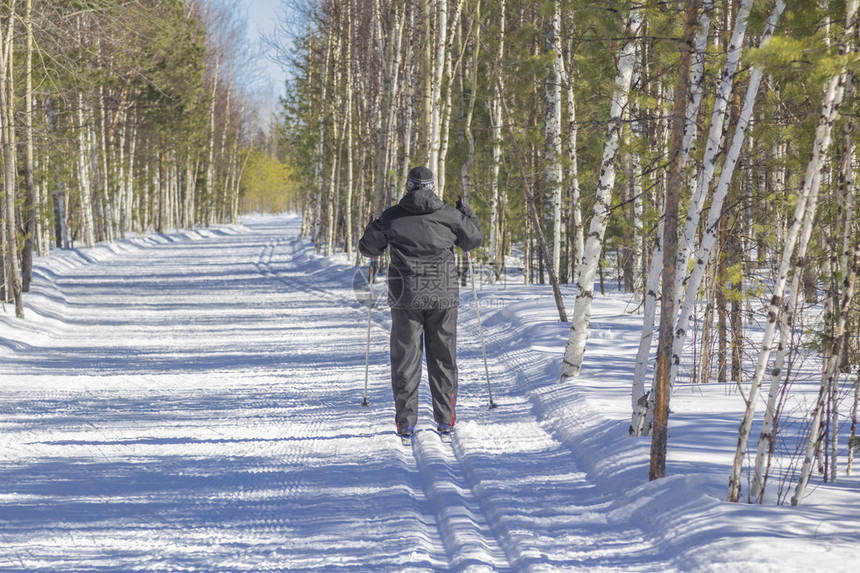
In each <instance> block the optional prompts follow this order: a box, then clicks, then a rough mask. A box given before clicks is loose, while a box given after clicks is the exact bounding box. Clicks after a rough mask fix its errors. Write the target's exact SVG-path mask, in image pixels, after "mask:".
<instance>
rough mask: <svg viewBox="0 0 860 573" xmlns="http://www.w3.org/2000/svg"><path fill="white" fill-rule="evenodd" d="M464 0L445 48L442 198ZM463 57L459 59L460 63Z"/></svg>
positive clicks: (440, 167)
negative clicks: (455, 48) (454, 61)
mask: <svg viewBox="0 0 860 573" xmlns="http://www.w3.org/2000/svg"><path fill="white" fill-rule="evenodd" d="M463 3H464V0H457V8H456V10H454V18H453V19H452V20H451V30H449V32H448V38H449V39H448V43H447V46H446V49H445V75H446V77H447V82H446V85H447V89H446V90H445V104H444V106H443V107H442V110H441V127H440V133H439V157H438V162H437V164H436V169H437V173H436V194H437V195H438V196H439V198H440V199H442V198H444V197H445V185H446V178H447V162H448V141H449V133H450V129H449V128H450V125H451V96H452V94H453V91H454V90H453V86H454V74H455V72H456V70H455V67H456V66H455V65H454V63H453V56H454V38H455V37H456V36H457V35H458V33H459V30H460V28H461V24H460V14H461V12H462V10H463ZM443 22H444V20H443ZM460 60H461V58H459V59H458V60H457V64H458V65H459V62H460Z"/></svg>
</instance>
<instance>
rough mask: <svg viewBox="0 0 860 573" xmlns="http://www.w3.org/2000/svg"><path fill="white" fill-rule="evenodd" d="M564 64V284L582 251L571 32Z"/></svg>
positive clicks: (577, 266) (561, 67) (576, 264)
mask: <svg viewBox="0 0 860 573" xmlns="http://www.w3.org/2000/svg"><path fill="white" fill-rule="evenodd" d="M567 53H568V58H569V60H568V63H567V65H565V62H564V60H563V59H562V60H561V61H560V71H561V74H562V81H563V82H564V84H565V87H566V91H567V133H568V138H569V143H568V146H567V159H568V163H569V164H570V167H569V172H568V174H567V180H568V198H569V200H570V213H569V215H568V217H569V221H570V222H569V224H568V234H569V237H570V239H569V243H570V252H569V256H568V270H567V273H568V274H567V276H568V281H571V280H573V278H574V277H576V276H577V274H578V273H579V262H580V261H581V260H582V253H583V251H584V250H585V237H584V236H583V229H582V205H581V204H580V203H581V197H580V191H579V157H578V150H577V147H576V146H577V138H578V133H579V131H578V130H579V127H578V125H577V123H576V95H575V92H574V85H573V83H574V82H573V40H572V32H571V33H570V34H569V37H568V50H567Z"/></svg>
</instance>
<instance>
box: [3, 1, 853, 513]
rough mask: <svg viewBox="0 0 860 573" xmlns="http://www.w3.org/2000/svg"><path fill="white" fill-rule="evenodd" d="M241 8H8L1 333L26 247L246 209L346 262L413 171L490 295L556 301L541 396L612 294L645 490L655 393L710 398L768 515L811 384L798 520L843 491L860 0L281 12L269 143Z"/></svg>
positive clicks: (27, 261)
mask: <svg viewBox="0 0 860 573" xmlns="http://www.w3.org/2000/svg"><path fill="white" fill-rule="evenodd" d="M236 5H237V3H235V2H233V3H232V4H231V3H230V2H226V1H221V2H219V1H215V0H212V1H206V0H152V1H146V2H144V1H140V0H3V1H2V2H0V147H2V153H0V157H2V166H3V175H2V209H0V214H2V255H3V261H4V264H3V265H2V273H3V274H2V278H3V280H2V281H0V287H2V293H0V294H2V299H3V300H4V301H5V302H6V303H8V304H11V305H14V308H15V312H16V314H17V316H19V317H21V318H23V316H24V306H23V297H24V293H26V292H27V291H28V289H29V282H30V280H31V278H32V268H33V257H34V255H43V256H44V255H48V254H49V252H50V250H51V249H68V248H75V247H80V246H93V245H94V244H96V243H97V242H104V241H112V240H115V239H118V238H121V237H124V236H126V235H127V234H131V233H140V232H156V233H163V232H165V231H166V230H168V229H177V228H193V227H202V226H207V225H212V224H216V223H223V222H234V221H236V220H237V218H238V217H239V216H240V215H241V214H246V213H255V212H283V211H286V210H293V211H298V212H300V213H301V214H302V234H303V236H305V237H307V238H310V239H311V240H313V241H314V243H315V245H316V248H317V249H318V251H319V252H321V253H323V254H326V255H328V254H333V253H336V252H343V253H347V254H348V255H349V256H350V257H352V258H354V260H355V262H356V264H363V263H364V261H362V260H361V259H360V257H359V255H358V254H357V252H356V251H355V243H356V242H357V240H358V237H359V236H360V234H361V232H362V230H363V228H364V226H365V225H366V224H367V222H368V221H369V220H370V218H371V217H374V216H377V215H379V214H380V213H381V212H382V210H383V209H384V208H385V207H387V206H389V205H391V204H393V203H394V202H396V201H397V200H398V198H399V197H400V195H401V194H402V192H403V185H404V181H405V178H406V173H407V171H408V170H409V169H410V168H411V167H412V166H415V165H419V164H423V165H426V166H428V167H429V168H430V169H431V170H432V171H433V172H434V174H435V175H436V179H437V181H436V188H437V194H438V195H439V196H440V197H442V198H443V200H445V201H446V202H447V203H449V204H453V203H454V201H455V200H456V199H457V198H458V197H459V198H462V200H463V201H464V202H466V203H468V204H469V205H470V206H471V207H472V208H473V209H474V210H475V212H476V213H477V214H478V216H479V218H480V219H481V221H482V225H483V228H484V244H483V245H482V246H481V247H480V248H479V249H477V250H476V251H475V253H474V257H475V260H476V263H477V265H478V266H479V267H480V268H482V269H486V273H487V277H488V280H489V281H490V282H493V281H502V280H511V279H510V276H511V273H512V272H513V273H514V275H513V276H516V277H517V278H518V279H519V280H523V281H524V282H525V283H527V284H548V285H550V286H551V288H552V291H553V293H554V297H555V301H556V305H557V308H558V313H559V321H560V322H563V323H569V324H570V338H569V341H568V343H567V345H566V348H565V352H564V367H563V375H562V378H563V381H566V382H568V381H569V382H570V383H575V380H576V376H577V375H578V374H579V372H580V370H581V368H582V364H583V360H585V359H586V357H587V337H588V332H589V324H590V321H591V303H592V300H593V299H594V297H595V296H596V293H595V290H598V291H600V292H607V291H611V290H616V291H617V290H621V291H623V292H626V293H629V294H630V296H631V297H633V298H634V300H635V301H636V304H637V305H638V307H637V308H636V312H637V313H640V314H641V316H642V318H643V326H642V337H641V343H640V348H639V352H638V357H637V361H636V369H635V374H634V379H633V380H632V383H631V384H632V396H631V423H630V434H631V435H636V436H642V435H651V436H652V440H653V442H652V467H651V477H652V478H657V477H661V476H662V475H663V474H664V472H665V451H666V432H667V430H666V428H667V423H668V416H669V412H670V408H669V402H670V395H671V390H672V388H673V385H674V384H675V383H676V381H683V382H684V383H687V382H690V383H694V384H706V383H720V384H725V385H726V386H727V387H733V388H736V389H737V391H741V392H743V393H744V394H745V396H746V403H747V412H746V414H745V416H744V419H743V421H742V422H741V426H740V431H739V435H738V446H737V453H736V457H735V464H734V468H733V471H732V477H731V479H730V483H729V490H728V497H729V499H733V500H737V499H738V496H739V489H740V483H739V481H740V478H739V476H740V471H741V466H742V464H743V463H745V462H746V461H749V460H746V457H747V456H748V452H749V451H750V450H752V449H755V450H756V453H755V455H754V458H755V459H754V460H752V461H749V462H750V463H753V464H754V466H755V480H754V483H753V484H752V490H751V496H752V498H753V499H759V500H760V499H761V496H762V495H763V494H762V491H763V489H764V485H765V483H766V480H767V476H768V471H769V468H770V465H771V460H772V455H773V452H774V448H775V443H776V442H777V440H778V438H779V431H780V419H781V418H780V417H781V414H782V411H783V408H784V407H785V405H786V404H787V403H789V402H790V401H791V399H790V396H791V391H792V384H793V383H794V382H795V381H796V380H797V379H798V378H799V377H800V376H801V372H803V373H804V376H805V375H807V374H808V373H809V372H810V371H811V370H814V375H815V377H816V380H817V381H816V383H815V384H816V388H817V393H816V395H817V399H815V400H813V403H811V404H808V405H807V406H808V407H807V409H806V410H805V411H804V416H803V417H804V420H805V421H804V428H805V430H804V431H805V434H804V435H805V436H807V438H805V441H804V451H803V452H802V453H801V454H800V455H799V458H800V461H799V464H800V465H801V466H802V467H801V468H800V469H799V473H800V474H801V475H802V476H806V477H805V478H803V477H802V478H801V480H800V483H799V484H798V490H797V492H796V494H795V499H793V501H796V502H797V503H799V501H800V499H802V497H803V488H804V487H805V486H806V482H807V481H808V477H809V475H810V474H811V473H812V472H813V471H814V470H815V469H817V470H818V471H820V472H822V473H823V475H824V476H825V477H826V479H830V480H834V481H835V480H836V479H837V466H838V464H837V459H838V458H839V456H841V455H847V460H846V461H845V462H840V463H841V464H842V467H843V468H844V469H845V472H846V473H848V474H850V473H851V471H852V464H853V457H852V454H853V451H854V448H852V447H850V446H849V447H847V448H846V444H855V443H857V438H856V418H857V409H858V400H860V378H858V371H857V369H856V364H857V362H858V354H860V312H858V304H857V301H855V297H854V294H855V282H856V278H857V274H858V272H860V228H858V227H860V225H858V220H857V219H858V214H857V211H858V209H856V208H855V199H856V194H857V141H858V137H860V135H858V130H857V129H856V124H857V113H858V105H857V98H856V91H855V83H854V77H855V73H856V71H857V69H858V67H860V58H858V55H857V48H858V43H860V42H858V0H676V1H658V0H636V1H630V0H542V1H532V0H407V1H405V2H403V1H397V0H284V5H289V6H290V7H291V12H290V13H291V14H293V15H295V16H296V18H297V20H296V21H295V22H282V23H281V25H282V32H283V33H282V34H281V35H279V36H278V37H277V38H274V39H273V41H275V42H280V46H279V49H280V53H281V54H283V62H282V63H283V65H284V66H285V67H286V68H288V70H289V72H290V74H289V79H288V81H287V84H286V86H285V90H286V91H285V95H284V96H283V98H282V99H281V101H280V104H279V109H278V114H277V115H278V121H277V124H276V125H275V126H274V127H272V128H270V129H268V130H267V129H264V128H262V127H261V122H260V121H259V119H260V118H259V117H258V115H259V114H257V112H256V111H255V108H254V103H253V101H252V98H251V97H250V96H249V94H248V89H247V88H248V84H249V82H250V81H251V80H252V79H253V75H254V74H255V73H259V72H258V71H255V70H249V69H248V66H247V65H246V62H247V49H248V45H247V41H246V39H245V38H244V37H243V36H242V33H241V29H242V23H241V21H240V19H237V16H236V13H237V11H236V10H235V8H236ZM231 8H232V9H231ZM466 268H467V265H465V263H464V271H463V272H464V280H465V273H466ZM563 286H564V288H569V289H570V291H568V292H574V293H575V301H574V304H573V305H572V307H571V308H565V304H564V299H563V296H562V287H563ZM655 350H656V354H655ZM757 409H760V410H761V411H760V412H758V414H757V413H756V410H757ZM757 415H758V416H759V417H762V416H763V418H764V420H763V423H762V427H761V429H760V432H759V431H758V430H759V429H758V427H757V428H756V432H753V431H752V429H753V419H754V417H755V416H757ZM846 425H847V426H848V429H847V431H846ZM846 433H847V435H845V434H846ZM840 447H841V448H842V449H841V450H840Z"/></svg>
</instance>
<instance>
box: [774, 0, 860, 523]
mask: <svg viewBox="0 0 860 573" xmlns="http://www.w3.org/2000/svg"><path fill="white" fill-rule="evenodd" d="M855 10H856V5H855ZM858 273H860V242H858V243H857V245H856V246H855V248H854V256H853V262H852V265H851V272H850V273H849V275H848V276H847V277H846V278H845V292H844V293H843V295H842V304H841V306H840V309H839V318H838V319H837V322H836V328H835V331H834V333H833V340H832V342H831V343H830V357H829V358H828V359H827V361H826V362H825V368H824V372H823V373H822V376H821V387H820V388H819V391H818V399H817V400H816V404H815V408H814V410H813V412H812V423H811V424H810V427H809V437H808V439H807V442H806V454H805V456H804V458H803V465H802V466H801V468H800V478H799V480H798V483H797V487H796V488H795V490H794V495H793V496H792V498H791V505H795V506H796V505H800V502H801V501H803V494H804V493H805V491H806V486H807V484H808V483H809V478H810V476H811V474H812V464H813V461H814V458H815V451H816V449H818V448H820V447H821V444H820V441H821V435H820V431H821V419H822V416H823V413H824V400H825V396H826V394H827V391H828V390H830V391H831V392H835V387H836V379H837V377H838V376H839V362H840V359H841V358H842V343H843V341H844V339H845V325H846V323H847V322H848V311H849V309H850V307H851V303H852V302H853V301H854V288H855V285H856V284H857V274H858ZM832 464H833V466H834V467H835V466H836V459H835V458H834V459H833V460H832ZM834 473H835V472H834Z"/></svg>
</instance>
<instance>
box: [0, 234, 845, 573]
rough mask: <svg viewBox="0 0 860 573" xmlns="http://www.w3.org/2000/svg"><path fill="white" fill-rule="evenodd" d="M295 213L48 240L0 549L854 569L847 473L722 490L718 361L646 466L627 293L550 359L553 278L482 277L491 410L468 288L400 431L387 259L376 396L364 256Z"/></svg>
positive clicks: (728, 437) (199, 567) (19, 338)
mask: <svg viewBox="0 0 860 573" xmlns="http://www.w3.org/2000/svg"><path fill="white" fill-rule="evenodd" d="M299 223H300V221H299V219H298V218H294V217H293V218H291V217H268V218H263V217H256V218H251V219H248V220H247V221H246V222H245V224H244V225H242V226H235V227H223V228H217V229H210V230H198V231H187V232H177V233H175V234H172V235H169V236H151V237H142V238H137V239H129V240H126V241H120V242H119V243H117V244H114V245H101V246H98V247H96V248H94V249H83V250H78V251H66V252H57V253H54V254H53V255H52V256H51V257H49V258H47V259H40V260H39V262H38V264H37V272H36V277H35V281H34V283H33V288H32V292H31V293H29V294H28V296H27V297H26V299H25V300H26V304H27V320H25V321H18V320H17V319H14V318H13V317H11V316H10V313H8V312H6V313H2V312H0V381H2V382H0V444H2V446H0V570H2V571H7V570H9V571H90V570H111V571H130V570H140V571H165V570H171V571H176V570H188V571H263V570H269V571H330V570H337V571H559V570H561V571H576V570H582V571H720V572H721V573H722V572H723V571H743V572H745V573H746V572H750V571H808V570H827V571H829V572H833V571H854V570H855V569H856V567H855V566H854V564H855V563H856V555H857V551H858V550H860V534H858V525H859V524H860V521H858V519H857V517H856V511H855V510H854V509H852V508H855V507H856V500H857V493H856V487H854V486H852V485H851V484H850V483H849V482H840V485H839V486H838V487H826V488H825V487H820V488H819V489H818V490H817V491H816V492H815V493H814V495H813V496H812V499H811V500H810V501H809V503H807V504H805V505H804V507H803V508H802V509H797V508H786V507H778V506H749V505H745V504H727V503H725V502H723V501H722V496H723V495H724V488H725V485H724V483H725V482H724V476H726V475H727V471H728V465H729V463H730V460H731V454H732V453H733V451H734V440H735V439H736V420H737V419H739V414H740V412H741V411H742V407H743V404H742V402H741V400H740V395H737V394H736V395H735V396H728V397H727V396H726V395H725V392H724V390H723V388H720V387H717V385H713V386H714V387H713V388H702V387H697V388H696V389H695V391H694V392H689V391H686V392H685V391H683V390H678V391H677V394H678V395H677V396H675V397H673V409H675V410H676V413H674V414H673V418H672V442H671V444H672V445H671V453H670V457H671V459H670V465H671V475H670V477H667V478H665V479H663V480H659V481H657V482H651V483H648V482H647V481H646V479H647V455H648V442H647V440H643V439H631V438H627V425H628V408H629V395H630V393H629V392H630V391H629V377H630V373H631V371H632V357H633V356H634V355H635V349H636V347H637V344H638V336H639V333H640V331H641V319H638V318H637V317H636V316H634V315H632V314H630V313H629V308H628V306H627V303H626V302H625V301H623V300H622V299H621V298H615V299H613V298H611V297H607V298H604V299H601V300H600V301H599V304H596V306H595V316H594V321H593V322H592V334H591V338H590V340H589V345H590V350H589V356H590V357H591V360H590V362H589V364H588V365H587V366H586V369H585V370H584V372H583V375H582V376H581V377H580V378H579V379H578V380H576V382H575V383H567V384H560V383H558V365H559V362H560V360H559V358H560V356H561V351H562V349H563V346H564V343H565V341H566V340H567V328H568V327H567V325H564V324H560V323H558V322H557V315H555V310H554V304H553V302H552V300H553V299H552V294H551V292H550V291H549V289H547V288H542V287H536V286H529V287H522V286H519V285H513V284H511V285H504V284H502V285H493V286H492V287H486V288H485V289H483V290H482V292H481V293H479V295H480V298H481V302H482V305H484V304H486V306H485V307H484V311H482V317H483V318H484V334H485V336H486V342H487V354H488V356H489V359H490V361H489V364H490V374H491V379H492V383H493V396H494V399H495V401H496V402H497V403H498V404H499V405H500V406H499V408H497V409H493V410H490V409H488V407H487V406H488V397H487V388H486V381H485V378H484V364H483V360H482V355H481V348H480V343H479V337H478V330H477V320H476V317H475V314H474V307H473V306H470V302H471V300H472V293H471V289H463V293H462V300H461V303H462V305H461V311H460V319H459V330H460V334H459V363H460V378H461V384H460V399H459V403H458V423H457V433H456V436H455V438H454V440H453V442H452V443H450V444H449V443H443V442H442V441H441V440H440V438H439V436H438V435H437V434H436V433H435V432H434V431H433V430H432V414H431V408H430V404H429V397H428V396H427V394H428V392H427V390H426V384H425V385H424V386H422V400H423V402H422V410H421V412H420V418H419V428H420V431H419V433H418V434H417V435H416V437H415V438H414V440H413V444H412V445H411V446H407V447H404V446H403V445H402V444H401V443H400V439H399V438H398V437H397V436H396V435H395V434H394V410H393V405H392V400H391V390H390V386H389V381H388V327H389V324H390V320H389V317H388V309H387V307H385V304H384V302H382V301H383V300H384V294H383V293H384V290H385V285H384V281H380V282H379V283H378V284H377V285H376V287H375V290H376V294H377V296H378V297H379V301H380V302H379V303H378V304H377V305H375V306H374V307H373V310H372V315H371V318H372V320H371V339H372V345H371V346H372V347H371V352H370V363H371V367H370V385H369V400H370V402H371V405H370V407H362V406H361V399H362V394H363V387H364V373H365V341H366V333H367V307H366V305H365V301H366V299H363V298H362V297H363V296H364V295H365V294H366V292H365V293H361V292H359V293H358V296H357V295H356V292H355V291H354V289H353V283H354V282H357V283H358V284H359V285H360V284H361V283H362V282H363V278H362V277H361V276H360V275H359V276H356V272H357V271H356V269H355V268H354V267H353V266H352V265H351V264H350V262H349V261H347V260H346V258H345V257H343V256H342V255H339V256H335V257H330V258H323V257H320V256H317V255H315V254H313V248H312V246H311V245H309V244H307V243H305V242H303V241H301V240H300V239H298V237H297V234H298V229H299ZM359 299H361V300H359ZM637 322H638V323H637ZM815 500H821V501H820V502H819V503H817V504H816V503H815ZM821 567H823V568H824V569H819V568H821Z"/></svg>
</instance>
